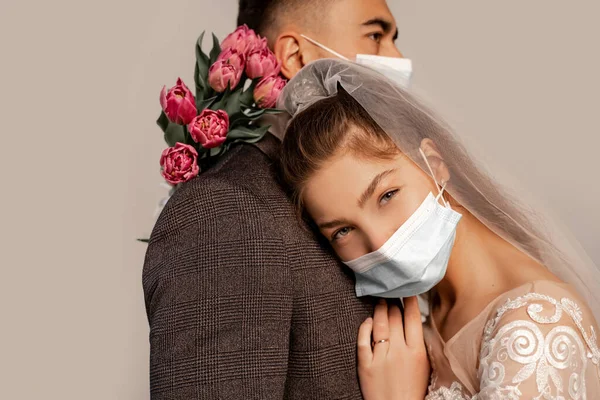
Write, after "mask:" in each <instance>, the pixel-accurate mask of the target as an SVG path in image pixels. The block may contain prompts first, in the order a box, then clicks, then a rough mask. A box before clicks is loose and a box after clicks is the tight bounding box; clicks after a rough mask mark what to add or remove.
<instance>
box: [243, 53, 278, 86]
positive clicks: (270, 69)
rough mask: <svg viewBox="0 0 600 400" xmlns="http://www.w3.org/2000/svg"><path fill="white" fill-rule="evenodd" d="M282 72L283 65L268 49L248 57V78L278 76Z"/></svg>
mask: <svg viewBox="0 0 600 400" xmlns="http://www.w3.org/2000/svg"><path fill="white" fill-rule="evenodd" d="M280 70H281V65H280V64H279V61H277V58H275V54H273V52H272V51H271V50H269V49H268V48H264V49H262V50H258V51H254V52H253V53H250V55H249V56H248V61H247V62H246V75H248V78H250V79H255V78H260V77H263V76H269V75H277V74H279V71H280Z"/></svg>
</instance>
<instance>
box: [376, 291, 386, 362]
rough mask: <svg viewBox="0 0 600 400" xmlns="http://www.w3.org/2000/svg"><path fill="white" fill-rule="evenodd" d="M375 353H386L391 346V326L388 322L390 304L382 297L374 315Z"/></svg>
mask: <svg viewBox="0 0 600 400" xmlns="http://www.w3.org/2000/svg"><path fill="white" fill-rule="evenodd" d="M373 342H374V346H375V347H374V349H373V355H374V356H375V357H377V355H378V354H381V355H385V354H387V351H388V349H389V347H390V327H389V322H388V305H387V302H386V301H385V300H384V299H381V300H380V301H379V303H378V304H377V305H376V306H375V314H374V315H373Z"/></svg>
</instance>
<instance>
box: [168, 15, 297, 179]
mask: <svg viewBox="0 0 600 400" xmlns="http://www.w3.org/2000/svg"><path fill="white" fill-rule="evenodd" d="M203 38H204V33H203V34H202V35H200V37H199V38H198V42H197V44H196V65H195V73H194V80H195V93H192V91H191V90H190V89H189V88H188V87H187V86H186V85H185V83H183V81H182V80H181V79H178V80H177V84H176V85H175V86H174V87H172V88H171V89H169V90H167V89H166V87H164V88H163V89H162V91H161V93H160V104H161V106H162V112H161V114H160V117H159V118H158V121H157V123H158V126H160V128H161V129H162V130H163V132H164V138H165V141H166V142H167V145H168V146H169V147H168V148H167V149H165V150H164V151H163V153H162V156H161V158H160V165H161V171H162V176H163V177H164V178H165V180H166V181H167V182H168V183H169V184H171V185H173V187H175V185H178V184H180V183H184V182H187V181H189V180H190V179H192V178H194V177H195V176H197V175H198V174H199V173H200V172H201V171H203V170H205V169H206V168H208V167H209V166H210V165H211V164H213V163H214V162H215V161H216V160H217V159H218V157H219V156H221V155H222V154H223V153H225V152H226V151H227V150H228V149H229V148H230V146H231V145H232V144H234V143H236V142H246V143H254V142H258V141H259V140H260V139H262V137H263V136H264V135H265V134H266V132H267V131H268V130H269V128H270V127H269V126H259V125H258V124H257V123H256V121H257V119H259V118H260V117H262V116H263V115H265V114H277V113H280V111H279V110H277V109H275V108H273V107H275V104H276V103H277V98H278V96H279V94H280V93H281V91H282V89H283V87H284V86H285V84H286V80H285V79H284V78H283V77H281V76H280V69H281V65H280V64H279V62H278V61H277V59H276V58H275V55H274V54H273V53H272V52H271V50H269V48H268V47H267V40H266V39H265V38H262V37H260V36H259V35H257V34H256V33H255V32H254V31H253V30H252V29H249V28H248V27H247V26H245V25H244V26H240V27H239V28H237V29H236V30H235V32H233V33H231V34H230V35H228V36H227V37H226V38H225V40H223V42H222V43H219V40H218V39H217V37H216V36H215V35H214V34H213V47H212V50H211V51H210V53H209V54H208V55H207V54H205V53H204V52H203V51H202V40H203Z"/></svg>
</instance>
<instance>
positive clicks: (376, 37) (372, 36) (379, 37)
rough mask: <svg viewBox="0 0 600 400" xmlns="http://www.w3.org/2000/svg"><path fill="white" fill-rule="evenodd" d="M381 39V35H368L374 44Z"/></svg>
mask: <svg viewBox="0 0 600 400" xmlns="http://www.w3.org/2000/svg"><path fill="white" fill-rule="evenodd" d="M382 38H383V33H371V34H370V35H369V39H371V40H373V41H374V42H376V43H379V42H381V39H382Z"/></svg>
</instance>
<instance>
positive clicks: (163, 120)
mask: <svg viewBox="0 0 600 400" xmlns="http://www.w3.org/2000/svg"><path fill="white" fill-rule="evenodd" d="M156 123H157V124H158V126H160V129H162V131H163V132H166V131H167V127H168V126H169V123H170V121H169V117H167V114H165V112H164V111H161V112H160V117H158V119H157V120H156Z"/></svg>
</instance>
